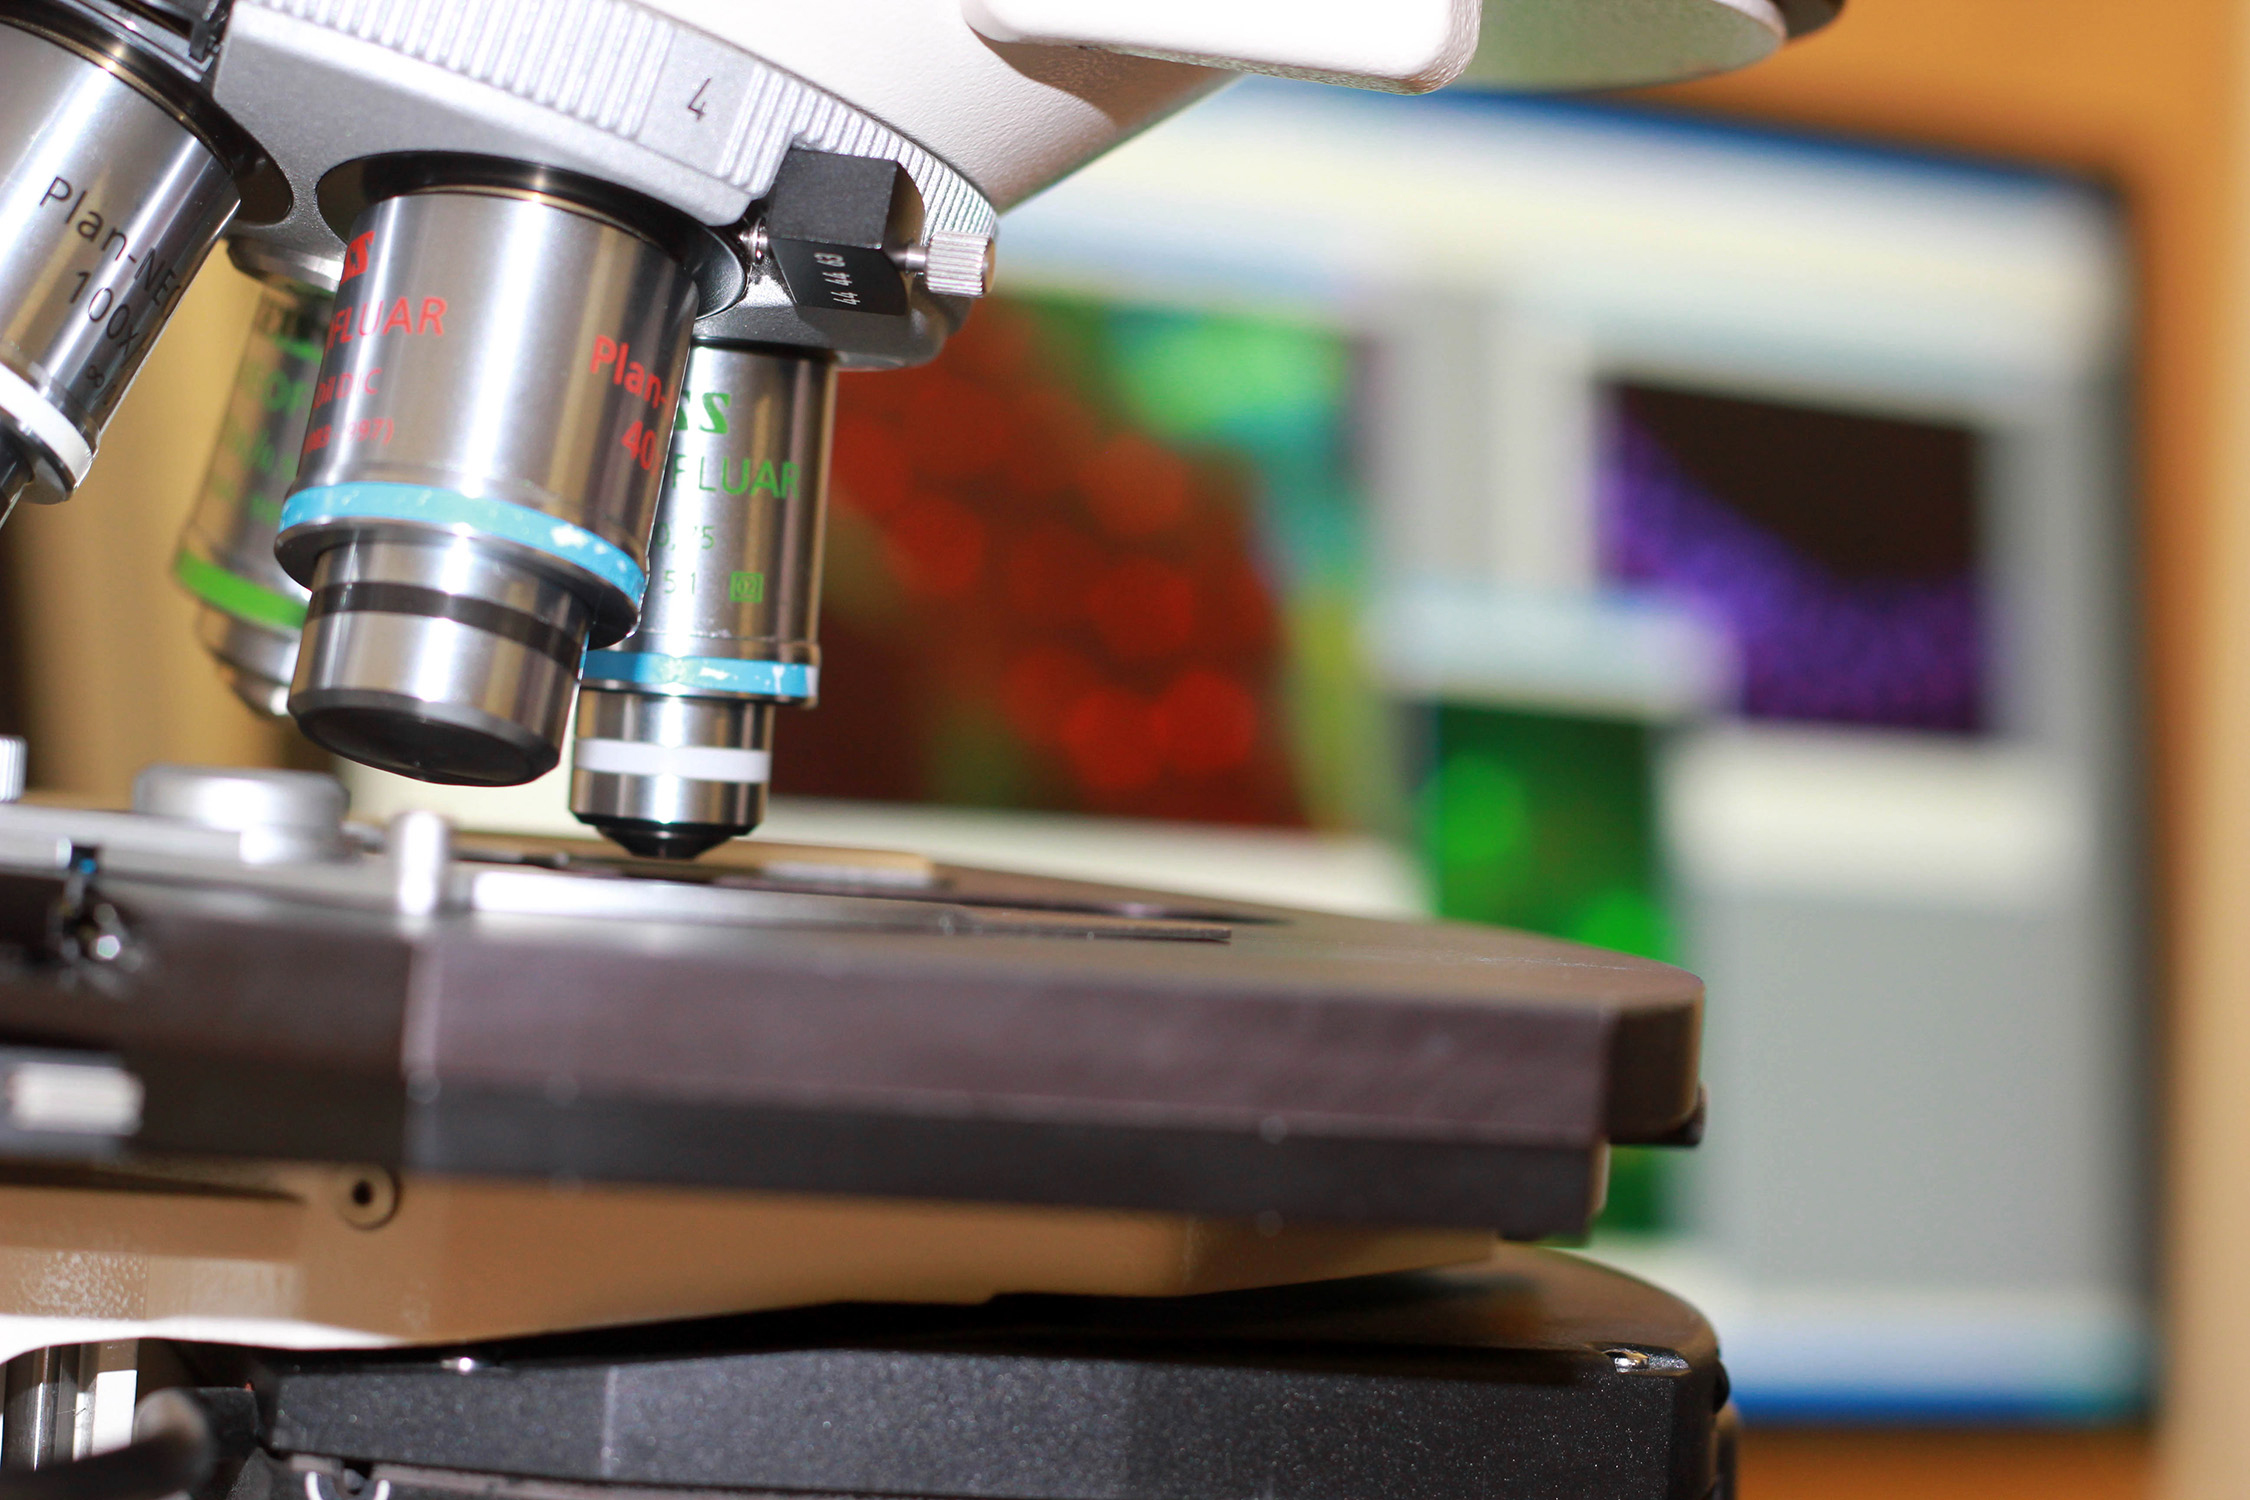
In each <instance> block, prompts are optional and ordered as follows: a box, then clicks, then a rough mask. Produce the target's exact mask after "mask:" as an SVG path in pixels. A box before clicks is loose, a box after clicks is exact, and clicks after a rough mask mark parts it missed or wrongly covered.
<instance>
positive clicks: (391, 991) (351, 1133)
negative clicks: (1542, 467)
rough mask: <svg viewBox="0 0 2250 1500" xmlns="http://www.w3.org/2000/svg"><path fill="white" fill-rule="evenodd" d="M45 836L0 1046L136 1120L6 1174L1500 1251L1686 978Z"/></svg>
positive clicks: (461, 853) (1178, 911)
mask: <svg viewBox="0 0 2250 1500" xmlns="http://www.w3.org/2000/svg"><path fill="white" fill-rule="evenodd" d="M421 816H426V815H421ZM57 827H68V828H72V829H75V832H72V833H69V834H67V836H65V837H64V838H63V839H62V840H61V844H62V846H63V847H64V848H65V849H66V851H69V850H75V851H79V852H78V853H76V854H72V855H70V857H71V858H74V859H76V860H78V861H79V862H80V864H81V865H86V864H91V866H92V874H91V875H90V876H89V875H88V874H87V873H86V872H85V870H84V869H79V870H78V871H77V873H68V872H61V871H56V872H51V873H33V872H32V871H31V870H29V869H26V868H24V864H25V863H28V861H27V860H26V861H19V860H15V859H10V860H8V861H7V862H8V863H11V864H15V865H16V868H17V869H18V870H19V871H21V873H17V874H13V875H6V876H0V939H5V940H7V941H8V942H9V943H10V944H11V945H12V952H13V954H14V957H13V959H12V960H11V961H10V962H9V964H8V965H7V970H6V972H4V973H0V1038H5V1039H6V1040H7V1041H8V1042H10V1043H15V1044H20V1047H19V1050H18V1051H17V1052H16V1053H14V1054H12V1056H13V1057H14V1059H15V1062H16V1065H17V1066H19V1067H20V1066H22V1065H24V1064H25V1063H27V1062H28V1063H30V1064H33V1065H51V1064H53V1063H54V1062H55V1061H56V1060H57V1059H58V1058H59V1060H60V1061H61V1062H64V1063H71V1062H78V1063H85V1064H89V1065H92V1066H95V1067H97V1068H98V1067H109V1068H112V1069H115V1070H117V1071H118V1075H119V1077H120V1079H121V1083H120V1085H119V1086H120V1087H121V1088H123V1089H125V1090H127V1091H128V1092H129V1093H136V1094H137V1099H138V1108H137V1110H135V1111H133V1112H132V1117H131V1118H129V1119H127V1118H120V1119H116V1120H109V1121H95V1122H92V1124H93V1126H94V1128H87V1127H88V1123H89V1122H87V1121H85V1120H81V1119H77V1118H75V1117H71V1116H69V1115H68V1114H67V1113H66V1114H65V1116H63V1117H61V1118H59V1119H56V1120H49V1121H45V1122H44V1123H43V1122H42V1121H41V1120H39V1119H36V1118H29V1117H27V1116H26V1115H25V1112H24V1111H23V1110H22V1109H20V1108H19V1109H17V1110H16V1111H15V1113H14V1114H13V1116H11V1121H12V1128H11V1129H10V1130H9V1131H8V1132H7V1133H6V1135H5V1136H4V1137H0V1153H5V1154H26V1153H29V1154H37V1155H41V1156H54V1155H57V1154H61V1155H66V1156H67V1155H73V1154H75V1155H77V1156H79V1157H81V1158H84V1159H88V1160H94V1161H103V1160H113V1159H117V1158H120V1157H122V1156H125V1155H128V1154H130V1155H135V1156H160V1157H164V1156H169V1157H181V1156H202V1157H235V1158H254V1159H259V1160H267V1161H328V1162H350V1163H369V1164H377V1165H380V1166H383V1167H388V1168H392V1169H395V1170H399V1171H403V1172H408V1173H424V1174H427V1173H440V1174H450V1175H461V1176H476V1177H484V1178H501V1179H505V1178H516V1179H526V1178H528V1179H536V1180H542V1181H547V1182H563V1183H611V1184H650V1185H671V1186H676V1187H689V1188H697V1189H721V1190H756V1191H763V1192H780V1193H804V1194H822V1195H859V1196H875V1197H887V1198H910V1199H923V1200H931V1199H936V1200H953V1201H968V1202H992V1203H1019V1204H1039V1205H1051V1206H1070V1207H1085V1208H1106V1209H1130V1210H1153V1211H1159V1212H1164V1213H1175V1214H1187V1215H1194V1216H1199V1217H1205V1218H1230V1219H1238V1220H1249V1221H1252V1222H1256V1223H1260V1224H1264V1225H1267V1226H1275V1225H1280V1224H1297V1223H1330V1224H1361V1225H1390V1226H1418V1227H1428V1228H1439V1227H1460V1228H1475V1229H1487V1230H1491V1229H1496V1230H1499V1231H1500V1232H1501V1233H1503V1234H1504V1235H1507V1236H1509V1237H1512V1238H1531V1237H1537V1236H1543V1235H1550V1234H1563V1233H1571V1232H1575V1231H1577V1230H1580V1229H1582V1228H1583V1227H1584V1226H1585V1223H1586V1221H1587V1219H1588V1217H1589V1215H1590V1213H1591V1211H1592V1210H1593V1208H1594V1207H1595V1206H1596V1204H1597V1201H1598V1197H1599V1193H1600V1187H1601V1181H1602V1173H1603V1167H1604V1164H1605V1160H1606V1150H1607V1146H1608V1144H1609V1143H1611V1142H1627V1141H1644V1142H1645V1141H1661V1140H1668V1139H1681V1138H1686V1137H1687V1136H1689V1135H1691V1134H1692V1131H1693V1129H1694V1126H1695V1124H1696V1120H1697V1108H1698V1091H1697V1087H1696V1075H1695V1060H1696V1040H1697V1026H1698V1019H1699V1012H1700V1004H1701V987H1700V985H1699V984H1698V983H1697V982H1696V981H1695V979H1694V978H1693V977H1692V976H1690V975H1687V974H1685V973H1682V972H1681V971H1679V970H1677V969H1673V968H1670V967H1667V966H1665V965H1662V964H1656V963H1651V962H1647V961H1644V960H1640V959H1634V958H1629V957H1624V956H1620V955H1617V954H1611V953H1603V952H1598V951H1596V950H1592V949H1588V948H1583V947H1579V946H1576V945H1573V944H1569V943H1564V942H1559V941H1555V940H1551V939H1546V938H1539V937H1532V936H1527V935H1525V934H1521V933H1514V932H1507V931H1501V930H1497V929H1490V928H1478V927H1469V926H1456V925H1436V924H1405V923H1391V922H1380V921H1370V920H1363V919H1356V918H1349V917H1341V916H1329V915H1319V914H1313V913H1305V912H1290V911H1282V910H1277V909H1272V908H1257V907H1249V906H1243V907H1230V906H1225V905H1214V904H1213V903H1209V902H1204V901H1189V900H1182V899H1177V898H1171V897H1166V896H1162V895H1154V894H1150V893H1147V892H1139V891H1123V890H1115V889H1110V888H1105V887H1099V886H1092V885H1085V884H1078V883H1073V882H1066V881H1056V880H1047V879H1038V878H1032V877H1025V876H1013V875H1003V874H996V873H991V872H984V871H975V870H966V869H955V868H944V867H936V868H922V867H917V866H915V865H913V864H912V863H911V862H903V863H902V862H900V861H897V860H893V861H891V862H890V863H889V864H887V865H886V864H884V863H883V862H882V861H880V860H878V861H876V862H874V871H875V873H874V874H873V875H872V876H870V875H867V874H866V872H865V869H864V868H863V869H862V870H861V872H860V873H857V874H855V873H853V871H852V870H851V868H849V866H848V862H847V863H843V864H839V866H838V867H837V868H835V869H831V870H828V871H826V873H825V874H824V873H823V871H822V869H821V868H818V867H808V866H807V865H806V863H805V861H804V860H803V859H799V860H798V861H796V863H795V864H794V865H792V866H781V865H771V866H767V867H764V868H744V867H743V865H742V863H741V861H739V860H736V861H733V862H728V863H721V864H718V865H714V866H711V867H704V866H701V865H688V866H681V865H676V864H660V863H653V862H643V861H635V860H630V859H623V858H617V857H614V855H605V854H604V853H603V851H602V848H601V846H598V845H593V844H586V845H582V846H578V848H577V849H576V850H575V851H573V850H572V849H571V847H570V846H569V845H567V844H564V845H561V846H556V845H552V844H540V845H532V846H526V845H524V844H522V843H513V844H511V843H508V842H507V841H501V840H479V839H478V838H477V837H476V836H473V835H463V836H461V847H460V848H458V849H456V850H454V851H452V852H451V853H450V854H443V851H442V850H441V854H442V855H443V857H442V859H441V861H440V862H439V863H438V864H435V865H432V866H430V867H429V868H426V869H423V870H421V872H420V873H421V875H422V876H423V877H425V879H424V881H423V883H424V884H425V885H429V886H431V887H432V888H433V889H435V891H436V893H437V894H436V895H435V896H434V897H432V898H431V899H430V900H429V901H427V902H425V903H424V904H425V905H434V906H435V907H436V909H435V910H432V911H427V912H423V913H421V914H416V913H414V912H411V911H410V912H406V913H402V912H401V911H400V910H398V909H396V908H397V906H398V905H399V904H400V902H401V901H404V898H399V900H397V901H394V893H395V892H396V891H397V890H401V889H405V888H407V887H409V886H413V885H414V884H415V881H413V880H411V879H407V878H406V877H405V876H402V875H401V874H400V871H401V870H402V869H404V868H405V867H404V866H403V865H402V864H401V862H400V859H399V858H398V857H397V856H396V855H395V854H393V855H381V854H376V853H371V852H367V851H366V850H364V849H360V850H352V851H346V852H341V853H333V854H332V855H331V856H330V857H327V858H325V859H321V860H308V861H301V862H297V863H283V864H274V863H267V864H262V865H258V864H250V863H244V862H239V861H235V862H230V861H227V860H224V859H219V858H215V857H212V855H211V854H210V851H209V849H208V848H202V847H200V846H199V847H198V848H197V849H191V850H185V851H184V852H183V849H184V846H179V847H175V846H171V845H166V844H164V843H163V840H164V839H165V838H173V837H174V836H175V835H176V834H178V833H179V831H180V830H181V829H182V827H183V825H181V824H179V823H178V822H177V821H175V820H170V819H157V818H149V817H145V816H142V815H136V814H117V813H89V812H81V811H76V810H65V809H52V808H34V807H24V806H16V807H6V808H0V855H6V854H7V853H8V851H9V850H10V849H13V848H19V847H23V848H43V849H49V850H52V849H53V848H55V847H56V839H55V837H54V835H53V833H52V830H53V829H55V828H57ZM186 831H187V832H189V833H193V834H196V835H198V836H200V835H201V834H202V833H203V832H204V830H201V829H188V830H186ZM777 869H783V870H794V872H795V873H794V874H793V875H787V876H784V875H777V874H776V873H775V871H776V870H777ZM918 870H920V873H917V871H918ZM402 882H403V883H402ZM408 904H411V903H408ZM105 923H106V924H108V925H106V926H105V925H104V924H105ZM112 929H114V930H112ZM105 955H106V956H105ZM22 1047H28V1048H31V1049H33V1050H32V1051H29V1052H26V1051H22V1050H20V1048H22ZM43 1054H52V1055H49V1056H47V1057H46V1063H45V1064H41V1056H42V1055H43ZM7 1066H9V1064H8V1063H7V1062H6V1061H0V1068H5V1067H7ZM88 1076H89V1077H91V1076H92V1075H88ZM20 1094H21V1090H20V1089H19V1090H16V1091H15V1092H14V1093H12V1094H11V1097H17V1096H18V1095H20ZM21 1096H22V1097H26V1098H28V1097H34V1096H32V1095H21Z"/></svg>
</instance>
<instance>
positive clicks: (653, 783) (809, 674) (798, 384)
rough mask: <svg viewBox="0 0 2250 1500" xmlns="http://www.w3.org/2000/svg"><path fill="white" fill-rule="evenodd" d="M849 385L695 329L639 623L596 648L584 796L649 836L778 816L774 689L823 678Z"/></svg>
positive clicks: (579, 787)
mask: <svg viewBox="0 0 2250 1500" xmlns="http://www.w3.org/2000/svg"><path fill="white" fill-rule="evenodd" d="M835 390H836V375H835V369H834V366H833V365H832V364H831V362H830V361H829V360H828V359H827V358H826V357H825V356H818V355H814V356H807V355H805V354H800V353H787V354H784V353H776V352H770V351H765V350H756V349H740V348H727V347H723V346H719V345H712V344H697V345H696V346H695V352H694V353H693V355H692V356H691V357H690V358H689V360H688V368H687V381H686V386H685V389H684V392H683V394H682V395H681V397H680V411H679V420H678V423H677V425H676V426H675V427H674V428H673V432H672V449H671V454H670V456H669V458H668V459H667V460H666V464H665V471H664V493H663V496H662V498H661V499H660V500H659V502H658V504H657V512H656V526H655V529H654V532H653V533H652V536H651V540H650V546H649V554H650V569H651V573H650V578H649V587H648V594H647V596H646V598H644V599H643V601H642V604H641V624H640V629H639V630H637V631H635V632H634V633H633V635H632V636H630V637H629V638H627V639H625V640H623V641H620V642H619V643H618V644H617V645H616V646H615V647H613V648H611V649H609V650H604V651H591V652H588V653H587V655H586V665H585V671H584V679H585V680H584V685H583V687H582V688H581V689H580V692H579V695H578V741H577V746H576V749H575V750H574V752H573V754H572V761H571V776H570V810H571V811H572V812H573V813H574V814H576V815H577V816H578V818H579V819H580V820H581V821H583V822H585V823H588V824H591V825H592V826H593V827H595V828H597V829H600V830H601V832H602V833H603V834H604V835H605V836H607V837H608V838H610V839H612V840H614V841H616V842H617V843H619V844H621V845H623V846H624V847H625V848H626V849H628V850H631V851H632V852H633V853H635V854H640V855H646V856H650V857H658V858H673V859H692V858H694V857H695V856H696V855H698V854H701V853H703V852H704V851H705V850H706V849H710V848H712V847H714V846H715V845H717V844H720V843H722V842H724V841H725V840H727V839H730V838H733V837H735V836H737V835H739V834H744V833H748V832H749V831H750V830H751V829H752V828H755V827H756V826H757V825H758V822H759V820H760V819H762V818H763V817H764V816H765V806H766V782H767V772H768V768H769V765H770V761H771V753H772V745H773V710H774V706H775V705H776V704H783V703H797V704H809V703H811V702H812V701H813V698H814V695H815V692H816V689H817V687H818V677H819V670H820V668H819V662H820V648H819V647H818V646H816V645H815V644H814V643H813V642H814V634H815V629H816V625H817V622H818V619H819V614H820V549H821V530H822V519H823V515H822V513H823V510H824V507H825V504H826V500H827V487H828V437H829V430H830V425H831V422H830V415H831V408H832V406H833V403H834V398H835Z"/></svg>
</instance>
